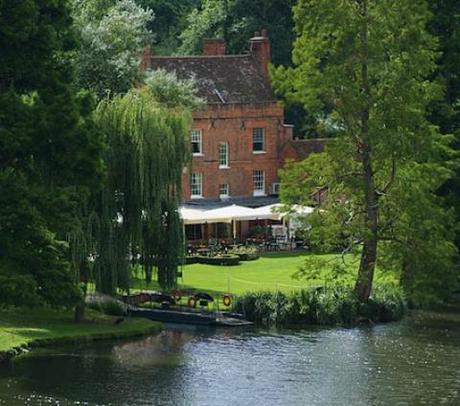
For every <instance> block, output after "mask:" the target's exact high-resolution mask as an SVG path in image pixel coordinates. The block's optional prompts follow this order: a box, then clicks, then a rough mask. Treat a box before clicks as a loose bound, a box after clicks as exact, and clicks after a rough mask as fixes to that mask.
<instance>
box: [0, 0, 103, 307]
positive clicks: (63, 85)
mask: <svg viewBox="0 0 460 406" xmlns="http://www.w3.org/2000/svg"><path fill="white" fill-rule="evenodd" d="M74 44H75V41H74V36H73V32H72V28H71V24H70V15H69V10H68V8H67V3H66V1H63V0H56V1H54V2H52V3H50V2H45V1H41V0H29V1H24V0H19V1H18V0H14V1H13V0H8V1H3V2H1V3H0V54H1V55H2V58H1V60H0V190H1V194H0V200H1V201H0V247H1V248H0V279H2V294H1V295H0V298H1V299H0V300H1V301H2V302H3V301H5V302H7V303H10V304H11V303H14V304H16V305H20V304H24V305H35V304H50V305H53V306H71V305H73V304H75V303H76V302H77V301H79V300H81V298H80V296H81V295H80V292H79V290H78V289H77V287H76V278H75V275H74V274H73V273H72V272H71V269H70V264H69V248H68V244H67V242H66V236H67V234H68V233H69V232H71V231H72V230H74V229H75V228H77V215H78V212H79V209H80V207H81V205H82V204H83V203H84V202H85V200H86V198H87V197H88V195H89V189H90V188H92V187H93V186H94V185H96V184H97V183H98V181H99V175H100V173H101V163H100V155H99V154H100V148H101V145H102V142H101V138H100V136H99V135H98V134H97V133H95V132H93V128H94V126H93V122H92V120H91V116H90V115H91V109H92V100H91V97H90V96H89V95H88V94H86V93H77V92H76V91H75V88H74V87H73V80H74V72H73V70H72V66H71V64H70V62H69V52H70V51H71V50H72V47H73V46H74Z"/></svg>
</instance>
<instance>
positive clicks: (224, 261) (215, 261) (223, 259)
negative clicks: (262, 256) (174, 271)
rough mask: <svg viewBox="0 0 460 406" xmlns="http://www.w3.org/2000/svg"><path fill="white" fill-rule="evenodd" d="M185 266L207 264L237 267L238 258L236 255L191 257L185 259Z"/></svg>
mask: <svg viewBox="0 0 460 406" xmlns="http://www.w3.org/2000/svg"><path fill="white" fill-rule="evenodd" d="M185 263H186V264H208V265H238V264H239V263H240V258H239V256H238V255H232V254H226V255H216V256H213V257H205V256H192V257H186V259H185Z"/></svg>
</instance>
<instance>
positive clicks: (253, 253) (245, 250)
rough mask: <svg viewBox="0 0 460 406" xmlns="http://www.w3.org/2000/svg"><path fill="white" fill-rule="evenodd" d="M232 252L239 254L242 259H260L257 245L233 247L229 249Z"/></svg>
mask: <svg viewBox="0 0 460 406" xmlns="http://www.w3.org/2000/svg"><path fill="white" fill-rule="evenodd" d="M229 253H230V254H233V255H238V257H239V258H240V261H254V260H256V259H259V257H260V255H259V252H258V250H257V248H256V247H254V246H244V247H237V248H233V249H232V250H231V251H229Z"/></svg>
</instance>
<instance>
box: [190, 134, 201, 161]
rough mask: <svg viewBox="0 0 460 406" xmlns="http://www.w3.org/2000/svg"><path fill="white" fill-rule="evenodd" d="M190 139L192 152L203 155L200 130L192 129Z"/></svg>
mask: <svg viewBox="0 0 460 406" xmlns="http://www.w3.org/2000/svg"><path fill="white" fill-rule="evenodd" d="M190 139H191V141H192V154H193V155H203V137H202V132H201V130H198V129H193V130H192V132H191V135H190Z"/></svg>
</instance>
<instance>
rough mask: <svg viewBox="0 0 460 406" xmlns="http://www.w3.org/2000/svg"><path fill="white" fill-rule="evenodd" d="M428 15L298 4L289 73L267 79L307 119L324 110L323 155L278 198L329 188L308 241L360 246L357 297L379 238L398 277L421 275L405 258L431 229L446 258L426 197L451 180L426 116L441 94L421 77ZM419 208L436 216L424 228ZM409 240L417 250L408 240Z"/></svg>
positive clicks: (427, 69)
mask: <svg viewBox="0 0 460 406" xmlns="http://www.w3.org/2000/svg"><path fill="white" fill-rule="evenodd" d="M429 19H430V13H429V10H428V6H427V3H426V2H425V1H418V2H413V1H411V0H398V1H396V0H378V1H377V0H349V1H339V0H300V1H299V3H298V4H297V6H296V7H295V8H294V20H295V30H296V33H297V38H296V41H295V44H294V51H293V62H294V68H287V69H286V68H282V67H281V68H279V69H277V70H276V72H274V79H275V85H276V86H277V87H278V89H280V90H281V91H282V92H283V93H284V94H286V95H287V97H290V98H295V99H297V100H299V101H301V102H302V103H303V104H304V106H305V108H306V109H307V111H308V112H309V113H310V114H312V115H313V116H320V113H321V112H322V111H324V109H325V108H326V109H327V110H328V111H330V115H329V117H328V120H329V122H330V125H331V126H333V127H334V128H335V130H336V134H337V138H336V140H335V141H334V142H333V143H331V144H330V146H329V148H328V149H327V151H326V153H325V154H319V155H317V156H314V157H311V158H310V159H308V160H307V161H305V162H303V163H301V164H300V166H296V165H294V166H293V167H292V168H291V169H287V170H286V171H285V173H284V175H283V178H282V180H283V182H284V185H283V187H284V191H283V187H282V197H283V198H284V199H285V200H286V201H288V202H293V203H294V199H295V198H300V197H301V196H305V195H307V196H310V193H311V192H312V191H314V188H315V187H328V189H329V197H328V203H327V206H326V207H325V211H322V212H318V213H317V215H316V219H313V220H314V221H315V225H316V227H317V231H316V233H317V234H318V236H319V238H318V240H320V241H323V242H324V241H331V239H335V240H336V241H337V243H339V242H340V243H341V244H346V249H352V247H353V246H358V247H359V251H358V252H359V253H360V263H359V270H358V275H357V280H356V285H355V291H356V294H357V295H358V297H359V298H360V299H361V300H363V301H364V300H367V299H368V297H369V295H370V293H371V290H372V284H373V279H374V272H375V266H376V262H377V259H379V258H381V257H382V256H381V255H380V254H382V253H383V252H384V251H383V250H384V248H385V247H386V245H387V243H389V244H390V245H391V248H392V249H393V250H396V249H398V252H399V253H401V255H400V256H399V265H400V268H402V270H403V272H405V270H407V269H409V268H411V269H412V271H414V268H415V269H419V268H418V267H417V264H415V263H414V262H413V260H414V257H413V255H410V256H409V254H410V253H412V254H415V253H416V252H421V251H422V250H423V248H420V247H422V246H423V244H421V242H423V238H425V241H426V240H428V239H429V237H430V234H429V230H431V229H433V228H434V227H439V228H440V230H441V231H440V232H437V233H436V235H437V236H439V238H441V241H442V242H443V244H444V245H443V249H442V256H443V258H445V260H446V262H450V260H451V259H452V255H453V253H454V250H453V246H452V244H451V243H450V242H449V241H448V237H449V233H445V234H443V230H446V220H445V218H443V216H444V217H445V213H443V211H442V209H440V208H439V207H438V202H437V199H436V197H435V196H434V195H433V192H434V191H435V190H436V188H437V187H439V185H441V184H442V182H444V181H445V180H446V179H447V178H448V177H449V176H450V174H451V173H450V171H449V170H448V168H446V167H445V166H444V165H443V161H444V160H446V159H448V158H449V150H448V147H447V144H448V142H449V139H448V137H443V136H441V135H440V133H439V131H438V129H437V128H436V127H434V126H433V125H431V123H430V122H429V121H428V120H427V119H426V113H427V107H428V105H429V104H430V102H431V101H432V100H434V99H435V98H436V97H439V95H440V86H438V84H436V83H435V82H433V81H429V80H428V79H427V78H429V77H430V75H431V74H432V73H433V71H434V69H435V67H436V64H435V61H436V58H437V52H436V40H435V38H434V37H433V36H432V35H430V34H429V32H428V30H427V24H428V21H429ZM427 177H428V179H427ZM302 186H303V187H304V188H305V190H302V189H300V187H302ZM414 199H416V200H414ZM295 203H297V202H295ZM423 204H427V205H428V207H427V208H424V207H423ZM424 210H428V211H429V212H433V213H434V212H436V213H438V214H439V215H437V218H436V220H435V221H434V223H429V224H427V223H426V222H425V223H423V225H422V224H420V223H419V222H420V218H421V217H423V211H424ZM439 210H441V212H439ZM438 220H439V221H438ZM418 226H420V227H418ZM423 232H425V233H428V234H425V235H423V234H420V233H423ZM412 233H414V234H415V233H416V238H414V239H416V240H417V242H419V243H420V244H412V243H413V239H412V236H411V234H412ZM379 250H380V251H379ZM379 252H380V254H379ZM409 262H410V263H409ZM443 269H445V268H443ZM412 273H413V272H412ZM406 274H407V273H406ZM412 280H413V279H412Z"/></svg>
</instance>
